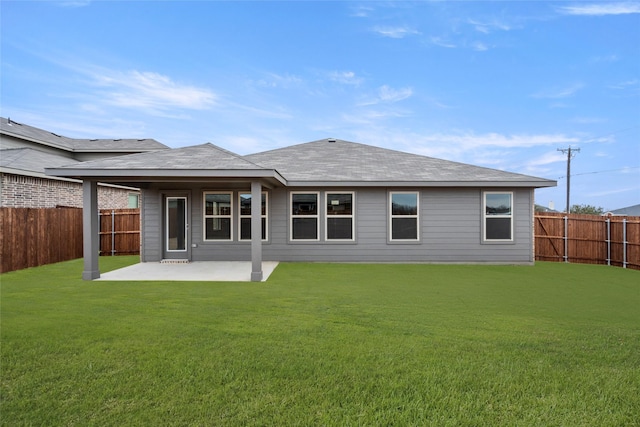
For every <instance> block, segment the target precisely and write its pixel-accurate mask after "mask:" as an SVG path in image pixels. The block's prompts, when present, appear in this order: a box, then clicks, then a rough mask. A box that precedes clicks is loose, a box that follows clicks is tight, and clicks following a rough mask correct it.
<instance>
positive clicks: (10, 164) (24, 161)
mask: <svg viewBox="0 0 640 427" xmlns="http://www.w3.org/2000/svg"><path fill="white" fill-rule="evenodd" d="M76 163H80V162H78V161H77V160H74V159H70V158H69V157H65V156H60V155H57V154H53V153H47V152H44V151H38V150H34V149H33V148H12V149H8V150H2V151H0V168H2V169H3V171H8V170H9V169H13V170H15V171H16V173H23V172H34V173H37V174H44V168H45V165H47V166H64V165H70V164H76Z"/></svg>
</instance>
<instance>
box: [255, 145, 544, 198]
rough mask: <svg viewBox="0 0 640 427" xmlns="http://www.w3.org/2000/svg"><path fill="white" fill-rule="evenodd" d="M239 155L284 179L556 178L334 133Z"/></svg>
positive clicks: (458, 181) (523, 181)
mask: <svg viewBox="0 0 640 427" xmlns="http://www.w3.org/2000/svg"><path fill="white" fill-rule="evenodd" d="M244 158H245V159H248V160H250V161H252V162H254V163H257V164H259V165H262V166H264V167H268V168H273V169H276V170H277V171H278V172H280V173H281V174H282V175H283V176H284V177H285V178H286V179H287V182H288V184H289V185H324V184H327V183H331V184H333V185H335V184H340V185H355V184H366V185H389V184H407V185H418V186H424V185H438V186H454V185H464V186H468V185H469V184H474V185H475V184H492V185H516V186H531V187H548V186H551V185H555V181H550V180H547V179H543V178H537V177H532V176H528V175H522V174H516V173H512V172H505V171H501V170H497V169H489V168H483V167H479V166H472V165H468V164H464V163H457V162H452V161H448V160H441V159H436V158H432V157H426V156H420V155H417V154H410V153H405V152H402V151H396V150H389V149H386V148H380V147H374V146H371V145H365V144H359V143H355V142H348V141H342V140H336V139H323V140H319V141H313V142H308V143H305V144H298V145H293V146H290V147H285V148H280V149H276V150H271V151H265V152H262V153H257V154H252V155H248V156H245V157H244Z"/></svg>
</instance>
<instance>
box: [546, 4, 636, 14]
mask: <svg viewBox="0 0 640 427" xmlns="http://www.w3.org/2000/svg"><path fill="white" fill-rule="evenodd" d="M557 10H558V11H559V12H560V13H563V14H566V15H584V16H604V15H628V14H632V13H640V3H637V2H624V3H595V4H594V3H590V4H579V5H572V6H562V7H559V8H558V9H557Z"/></svg>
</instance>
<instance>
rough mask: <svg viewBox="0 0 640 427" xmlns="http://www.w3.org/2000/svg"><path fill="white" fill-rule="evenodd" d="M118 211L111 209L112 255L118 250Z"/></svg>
mask: <svg viewBox="0 0 640 427" xmlns="http://www.w3.org/2000/svg"><path fill="white" fill-rule="evenodd" d="M115 227H116V211H114V210H113V209H112V210H111V256H113V255H114V254H115V252H116V229H115Z"/></svg>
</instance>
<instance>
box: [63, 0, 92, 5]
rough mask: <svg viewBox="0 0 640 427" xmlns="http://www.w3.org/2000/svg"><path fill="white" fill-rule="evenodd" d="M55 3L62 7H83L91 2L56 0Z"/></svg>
mask: <svg viewBox="0 0 640 427" xmlns="http://www.w3.org/2000/svg"><path fill="white" fill-rule="evenodd" d="M56 4H57V5H58V6H62V7H85V6H89V5H90V4H91V0H69V1H58V2H56Z"/></svg>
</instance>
